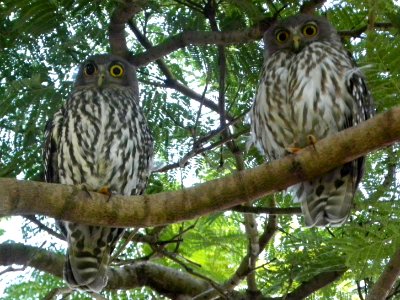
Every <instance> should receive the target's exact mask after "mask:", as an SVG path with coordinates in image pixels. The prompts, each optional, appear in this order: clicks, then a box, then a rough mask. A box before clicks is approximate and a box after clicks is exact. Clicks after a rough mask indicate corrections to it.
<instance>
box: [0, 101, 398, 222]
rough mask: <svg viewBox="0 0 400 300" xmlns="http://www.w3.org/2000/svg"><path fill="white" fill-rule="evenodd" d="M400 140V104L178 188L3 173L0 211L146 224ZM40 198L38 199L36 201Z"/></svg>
mask: <svg viewBox="0 0 400 300" xmlns="http://www.w3.org/2000/svg"><path fill="white" fill-rule="evenodd" d="M399 140H400V107H396V108H393V109H391V110H389V111H387V112H385V113H382V114H379V115H377V116H376V117H374V118H373V119H370V120H368V121H366V122H363V123H362V124H360V125H358V126H356V127H352V128H349V129H346V130H344V131H341V132H339V133H338V134H335V135H333V136H330V137H328V138H325V139H323V140H321V141H319V142H317V143H316V144H315V145H314V146H310V147H307V148H305V149H303V150H302V151H300V152H299V154H297V155H290V156H287V157H285V158H283V159H281V160H278V161H274V162H272V163H270V164H263V165H261V166H258V167H256V168H253V169H250V170H244V171H240V172H236V173H235V174H233V175H230V176H226V177H224V178H221V179H217V180H212V181H210V182H206V183H204V184H200V185H198V186H195V187H191V188H187V189H184V190H181V191H175V192H163V193H159V194H154V195H144V196H131V197H128V196H120V195H115V196H113V197H112V199H111V201H108V197H107V196H105V195H102V194H98V193H93V192H91V193H90V195H91V196H88V193H87V192H85V191H82V190H79V189H78V188H77V187H75V186H68V185H60V184H49V183H42V182H32V181H18V180H15V179H6V178H2V179H0V188H1V191H2V192H1V193H0V215H5V216H8V215H27V214H42V215H47V216H50V217H53V218H57V219H64V220H68V221H73V222H79V223H85V224H94V225H102V226H114V227H116V226H121V227H147V226H157V225H164V224H169V223H174V222H178V221H183V220H188V219H193V218H195V217H199V216H202V215H206V214H210V213H212V212H216V211H221V210H225V209H229V208H231V207H234V206H236V205H238V204H241V203H246V202H250V201H253V200H255V199H258V198H260V197H263V196H266V195H269V194H272V193H274V192H277V191H280V190H282V189H285V188H287V187H289V186H291V185H293V184H295V183H298V182H301V181H304V180H311V179H312V178H315V177H317V176H319V175H321V174H324V173H326V172H328V171H329V170H331V169H333V168H335V167H338V166H341V165H343V164H344V163H346V162H349V161H352V160H354V159H355V158H357V157H359V156H362V155H365V154H367V153H368V152H371V151H373V150H376V149H379V148H383V147H385V146H388V145H391V144H393V143H395V142H397V141H399ZM38 199H40V201H38Z"/></svg>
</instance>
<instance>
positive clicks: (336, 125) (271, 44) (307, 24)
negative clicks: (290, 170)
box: [250, 15, 372, 226]
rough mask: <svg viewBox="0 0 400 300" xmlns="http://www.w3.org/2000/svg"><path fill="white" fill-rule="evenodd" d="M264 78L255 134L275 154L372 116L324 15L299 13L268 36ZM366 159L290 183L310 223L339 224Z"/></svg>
mask: <svg viewBox="0 0 400 300" xmlns="http://www.w3.org/2000/svg"><path fill="white" fill-rule="evenodd" d="M264 43H265V59H264V65H263V69H262V76H261V80H260V83H259V87H258V90H257V94H256V97H255V100H254V104H253V107H252V109H251V112H250V120H251V129H252V139H253V141H254V142H255V143H256V144H257V145H258V146H259V148H261V149H262V150H263V151H264V153H265V154H266V156H267V158H268V159H269V160H276V159H279V158H282V157H283V156H285V155H288V154H289V153H288V151H287V149H288V148H291V147H297V148H303V147H306V146H308V145H309V144H310V136H313V137H315V138H316V139H317V140H319V139H322V138H324V137H326V136H329V135H332V134H334V133H336V132H338V131H341V130H343V129H345V128H348V127H351V126H355V125H357V124H358V123H360V122H362V121H363V120H365V119H368V118H369V117H370V116H371V114H372V108H371V106H372V98H371V95H370V93H369V91H368V89H367V87H366V85H365V82H364V78H363V75H362V73H361V72H360V70H359V69H358V68H357V67H356V65H355V64H354V62H353V60H352V58H351V56H350V55H349V54H348V52H347V51H346V50H345V49H344V47H343V45H342V43H341V41H340V37H339V35H338V34H337V32H336V30H335V29H334V28H333V27H332V26H331V25H330V24H329V23H328V21H327V20H326V19H324V18H321V17H316V16H310V15H298V16H294V17H291V18H288V19H285V20H282V21H280V22H277V23H276V24H274V25H273V26H271V28H270V29H269V30H268V31H266V33H265V35H264ZM363 165H364V158H359V159H358V160H356V161H353V162H350V163H348V164H346V165H344V166H342V167H340V168H337V169H335V170H332V171H331V172H329V173H327V174H325V175H323V176H321V177H319V178H316V179H315V180H313V181H310V182H302V183H300V184H297V185H295V186H293V187H291V188H290V190H291V191H292V192H293V194H294V197H295V201H298V202H300V203H301V207H302V211H303V214H304V218H305V223H306V225H307V226H325V225H331V226H340V225H341V224H343V223H344V222H345V221H346V219H347V217H348V215H349V213H350V209H351V207H352V199H353V197H354V194H355V191H356V188H357V185H358V183H359V181H360V179H361V177H362V174H363Z"/></svg>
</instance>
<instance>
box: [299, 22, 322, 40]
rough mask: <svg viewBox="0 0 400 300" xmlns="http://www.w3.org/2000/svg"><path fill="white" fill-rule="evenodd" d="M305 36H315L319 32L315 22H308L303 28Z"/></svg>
mask: <svg viewBox="0 0 400 300" xmlns="http://www.w3.org/2000/svg"><path fill="white" fill-rule="evenodd" d="M301 31H302V32H303V35H304V36H308V37H311V36H314V35H316V34H317V33H318V27H317V25H315V24H306V25H305V26H304V27H303V29H302V30H301Z"/></svg>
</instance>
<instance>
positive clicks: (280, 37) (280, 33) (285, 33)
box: [275, 30, 289, 43]
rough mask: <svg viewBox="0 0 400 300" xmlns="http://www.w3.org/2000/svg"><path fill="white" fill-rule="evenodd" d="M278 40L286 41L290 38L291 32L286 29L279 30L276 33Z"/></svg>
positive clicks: (280, 41)
mask: <svg viewBox="0 0 400 300" xmlns="http://www.w3.org/2000/svg"><path fill="white" fill-rule="evenodd" d="M275 38H276V40H277V41H278V42H279V43H284V42H286V41H287V40H288V38H289V32H288V31H286V30H279V31H278V32H277V33H276V35H275Z"/></svg>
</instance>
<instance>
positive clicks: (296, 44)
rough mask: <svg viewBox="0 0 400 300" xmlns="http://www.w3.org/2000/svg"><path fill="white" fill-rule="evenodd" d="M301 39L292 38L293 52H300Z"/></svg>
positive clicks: (296, 36) (295, 36) (298, 37)
mask: <svg viewBox="0 0 400 300" xmlns="http://www.w3.org/2000/svg"><path fill="white" fill-rule="evenodd" d="M300 44H301V38H300V36H298V35H294V36H293V48H294V50H295V51H299V50H300Z"/></svg>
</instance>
